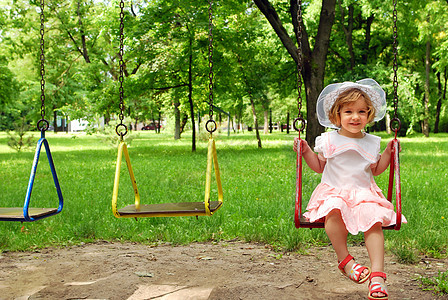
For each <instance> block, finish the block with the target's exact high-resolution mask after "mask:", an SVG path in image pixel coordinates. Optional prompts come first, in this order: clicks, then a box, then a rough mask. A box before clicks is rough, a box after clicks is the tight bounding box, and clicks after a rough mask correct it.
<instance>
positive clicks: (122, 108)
mask: <svg viewBox="0 0 448 300" xmlns="http://www.w3.org/2000/svg"><path fill="white" fill-rule="evenodd" d="M118 56H119V58H120V61H119V63H120V75H119V77H118V81H119V83H120V88H119V92H120V114H119V115H118V117H119V119H120V124H118V125H117V127H116V128H115V132H116V133H117V134H118V135H119V136H120V137H121V138H123V136H125V135H126V134H127V132H128V129H127V127H126V125H125V124H123V119H124V109H125V106H124V88H123V81H124V60H123V57H124V0H121V1H120V50H119V52H118ZM120 127H123V128H124V132H119V128H120Z"/></svg>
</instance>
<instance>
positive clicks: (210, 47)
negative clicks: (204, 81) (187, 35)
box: [205, 0, 217, 134]
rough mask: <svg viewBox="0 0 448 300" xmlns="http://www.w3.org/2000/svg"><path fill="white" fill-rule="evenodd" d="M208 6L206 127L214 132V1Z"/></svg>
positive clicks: (210, 1)
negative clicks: (207, 115)
mask: <svg viewBox="0 0 448 300" xmlns="http://www.w3.org/2000/svg"><path fill="white" fill-rule="evenodd" d="M208 3H209V6H208V68H209V72H208V79H209V83H208V89H209V94H208V104H209V120H208V121H207V123H206V124H205V128H206V130H207V131H208V132H210V134H211V133H213V132H214V131H215V130H216V127H217V126H216V122H215V121H214V120H213V79H214V77H215V74H214V73H213V9H212V4H213V1H212V0H209V2H208ZM210 124H213V128H212V129H210V128H209V125H210Z"/></svg>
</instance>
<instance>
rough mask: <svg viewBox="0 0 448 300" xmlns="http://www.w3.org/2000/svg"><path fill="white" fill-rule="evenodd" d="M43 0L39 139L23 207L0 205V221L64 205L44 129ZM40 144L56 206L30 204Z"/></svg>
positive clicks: (34, 216) (37, 215) (33, 217)
mask: <svg viewBox="0 0 448 300" xmlns="http://www.w3.org/2000/svg"><path fill="white" fill-rule="evenodd" d="M44 7H45V3H44V0H41V1H40V66H41V70H40V75H41V81H40V84H41V96H40V98H41V107H40V115H41V119H40V120H39V121H38V122H37V129H38V130H39V131H40V133H41V137H40V139H39V140H38V141H37V146H36V151H35V153H34V160H33V165H32V167H31V174H30V178H29V181H28V188H27V191H26V196H25V201H24V204H23V207H1V208H0V221H19V222H33V221H37V220H40V219H43V218H47V217H50V216H53V215H56V214H58V213H60V212H61V211H62V208H63V206H64V199H63V197H62V192H61V187H60V186H59V180H58V176H57V174H56V169H55V167H54V162H53V157H52V155H51V151H50V146H49V144H48V141H47V139H46V138H45V131H47V130H48V128H49V125H50V124H49V122H48V121H47V120H46V119H45V76H44V75H45V51H44V44H45V40H44V33H45V26H44V20H45V17H44ZM42 145H44V147H45V152H46V153H47V158H48V163H49V164H50V170H51V174H52V176H53V182H54V185H55V188H56V192H57V194H58V199H59V205H58V207H57V208H33V207H30V204H31V193H32V191H33V186H34V179H35V177H36V172H37V165H38V163H39V157H40V152H41V150H42Z"/></svg>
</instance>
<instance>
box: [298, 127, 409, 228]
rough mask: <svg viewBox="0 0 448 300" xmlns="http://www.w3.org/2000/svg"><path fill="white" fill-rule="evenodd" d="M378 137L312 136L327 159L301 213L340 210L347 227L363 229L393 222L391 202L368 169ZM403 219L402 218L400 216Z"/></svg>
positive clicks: (313, 215) (377, 147)
mask: <svg viewBox="0 0 448 300" xmlns="http://www.w3.org/2000/svg"><path fill="white" fill-rule="evenodd" d="M380 140H381V138H380V137H377V136H374V135H371V134H367V133H366V134H365V136H364V137H363V138H359V139H357V138H349V137H345V136H342V135H340V134H339V133H338V132H337V131H331V132H326V133H323V134H322V135H321V136H319V137H317V138H316V145H315V148H314V151H316V152H318V155H319V158H320V159H323V160H325V159H326V161H327V163H326V164H325V168H324V171H323V173H322V180H321V183H320V184H319V185H318V186H317V187H316V189H315V190H314V192H313V194H312V195H311V199H310V201H309V203H308V206H307V212H305V214H304V216H305V217H306V218H307V219H309V220H310V222H314V221H316V220H318V219H320V218H322V217H325V216H326V215H327V214H328V213H329V212H330V211H332V210H333V209H339V210H340V211H341V215H342V220H343V221H344V223H345V226H346V228H347V231H348V232H350V233H351V234H354V235H355V234H357V233H358V232H359V231H362V232H366V231H367V230H369V229H370V227H372V226H373V225H374V224H375V223H377V222H381V223H382V224H383V226H389V225H392V224H395V223H396V214H395V212H394V206H393V205H392V203H390V202H389V201H388V200H387V199H386V198H385V197H384V196H383V194H382V192H381V189H380V188H379V187H378V186H377V185H376V183H375V180H374V179H373V175H372V171H371V169H370V167H371V165H372V164H376V163H377V162H378V160H379V158H380ZM402 221H403V223H406V219H405V218H404V216H402Z"/></svg>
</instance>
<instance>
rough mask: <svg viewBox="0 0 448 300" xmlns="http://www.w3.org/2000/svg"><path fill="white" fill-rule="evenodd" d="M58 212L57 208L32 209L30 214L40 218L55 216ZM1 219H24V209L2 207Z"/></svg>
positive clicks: (0, 208) (0, 211)
mask: <svg viewBox="0 0 448 300" xmlns="http://www.w3.org/2000/svg"><path fill="white" fill-rule="evenodd" d="M57 210H58V209H57V208H30V209H28V213H29V215H30V217H33V218H40V217H43V216H46V215H50V214H54V213H56V212H57ZM0 219H18V220H19V219H23V207H0Z"/></svg>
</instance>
